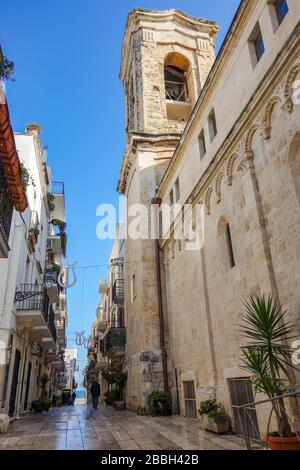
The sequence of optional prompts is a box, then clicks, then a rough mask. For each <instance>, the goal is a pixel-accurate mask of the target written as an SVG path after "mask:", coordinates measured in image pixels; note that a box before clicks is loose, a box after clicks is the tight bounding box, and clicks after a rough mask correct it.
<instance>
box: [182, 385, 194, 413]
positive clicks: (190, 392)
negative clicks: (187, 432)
mask: <svg viewBox="0 0 300 470" xmlns="http://www.w3.org/2000/svg"><path fill="white" fill-rule="evenodd" d="M183 390H184V401H185V416H187V417H189V418H196V417H197V410H196V396H195V384H194V382H192V381H189V382H183Z"/></svg>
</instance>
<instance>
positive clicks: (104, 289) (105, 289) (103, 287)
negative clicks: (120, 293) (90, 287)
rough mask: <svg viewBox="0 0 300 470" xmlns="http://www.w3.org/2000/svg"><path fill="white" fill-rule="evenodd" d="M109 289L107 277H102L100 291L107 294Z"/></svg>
mask: <svg viewBox="0 0 300 470" xmlns="http://www.w3.org/2000/svg"><path fill="white" fill-rule="evenodd" d="M108 291H109V284H108V281H107V279H102V278H101V279H100V280H99V292H100V294H102V295H107V294H108Z"/></svg>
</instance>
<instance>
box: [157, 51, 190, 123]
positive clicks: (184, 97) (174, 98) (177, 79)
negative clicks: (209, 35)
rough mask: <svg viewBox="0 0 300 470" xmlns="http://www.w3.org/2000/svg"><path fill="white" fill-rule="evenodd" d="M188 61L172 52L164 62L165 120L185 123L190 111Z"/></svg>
mask: <svg viewBox="0 0 300 470" xmlns="http://www.w3.org/2000/svg"><path fill="white" fill-rule="evenodd" d="M190 72H191V67H190V63H189V61H188V60H187V59H186V57H184V56H183V55H181V54H179V53H177V52H172V53H170V54H168V55H167V57H166V58H165V62H164V79H165V97H166V104H167V118H168V119H170V120H173V121H183V122H186V121H187V119H188V118H189V116H190V114H191V111H192V102H194V101H195V100H194V99H192V97H193V96H194V93H193V78H192V74H191V73H190Z"/></svg>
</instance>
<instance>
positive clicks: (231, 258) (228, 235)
mask: <svg viewBox="0 0 300 470" xmlns="http://www.w3.org/2000/svg"><path fill="white" fill-rule="evenodd" d="M226 240H227V248H228V256H229V264H230V267H231V268H234V266H235V259H234V253H233V245H232V238H231V231H230V225H229V224H227V225H226Z"/></svg>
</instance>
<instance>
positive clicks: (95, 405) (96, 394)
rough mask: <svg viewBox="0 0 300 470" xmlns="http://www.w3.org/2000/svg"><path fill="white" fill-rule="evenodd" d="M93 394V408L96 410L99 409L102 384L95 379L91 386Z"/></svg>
mask: <svg viewBox="0 0 300 470" xmlns="http://www.w3.org/2000/svg"><path fill="white" fill-rule="evenodd" d="M91 395H92V400H93V408H94V410H97V409H98V401H99V396H100V385H99V384H98V382H97V380H94V382H93V383H92V386H91Z"/></svg>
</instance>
